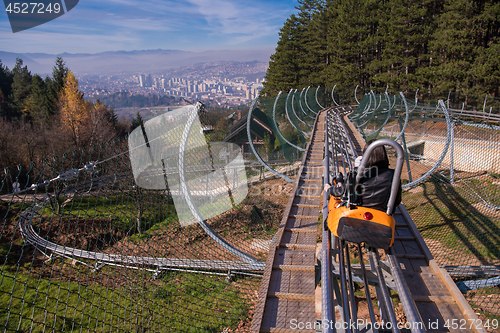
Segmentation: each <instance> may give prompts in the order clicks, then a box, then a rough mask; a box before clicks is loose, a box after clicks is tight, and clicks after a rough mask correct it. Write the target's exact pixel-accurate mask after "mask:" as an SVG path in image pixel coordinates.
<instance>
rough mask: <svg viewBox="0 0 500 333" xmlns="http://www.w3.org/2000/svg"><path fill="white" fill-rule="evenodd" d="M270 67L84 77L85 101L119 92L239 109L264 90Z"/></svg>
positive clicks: (225, 64)
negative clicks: (171, 97) (183, 99)
mask: <svg viewBox="0 0 500 333" xmlns="http://www.w3.org/2000/svg"><path fill="white" fill-rule="evenodd" d="M267 66H268V64H267V63H264V62H258V61H252V62H233V61H220V62H212V63H201V64H196V65H191V66H186V67H180V68H175V69H163V70H159V71H156V72H155V71H149V72H138V73H123V74H108V75H105V74H103V75H95V74H94V75H81V76H80V77H79V78H78V80H79V85H80V89H81V90H82V92H83V93H84V94H85V96H86V98H92V99H98V98H102V97H103V96H106V95H110V94H113V93H117V92H128V93H130V94H135V95H150V94H154V95H160V96H161V95H170V96H175V97H181V98H185V99H187V100H194V101H196V100H200V101H202V102H209V103H210V104H212V105H219V106H224V107H225V106H238V105H242V104H245V103H248V102H250V101H251V100H253V99H254V98H255V97H256V96H257V95H258V92H259V91H260V90H261V89H262V88H263V85H262V82H263V81H264V75H265V72H266V70H267Z"/></svg>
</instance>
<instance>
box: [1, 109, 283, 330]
mask: <svg viewBox="0 0 500 333" xmlns="http://www.w3.org/2000/svg"><path fill="white" fill-rule="evenodd" d="M201 111H202V107H201V104H198V105H197V106H196V107H193V106H189V107H183V108H180V109H178V110H175V111H172V112H168V113H165V114H164V115H161V116H158V117H155V118H153V119H151V120H149V121H147V122H145V123H144V124H143V125H142V126H139V127H138V128H136V129H135V130H134V131H132V132H131V133H130V135H129V137H128V138H127V139H125V140H115V141H112V142H107V143H103V144H101V145H99V146H96V147H92V148H91V149H90V150H82V151H74V152H72V153H70V154H64V155H61V156H59V157H54V158H51V159H46V160H44V161H43V163H42V164H41V165H36V164H34V163H33V164H31V166H30V168H29V169H25V168H22V167H19V168H18V169H12V168H10V169H9V168H5V169H4V170H3V171H4V172H3V177H2V183H1V199H2V200H1V201H0V209H1V211H0V214H1V217H2V223H1V229H2V233H1V238H0V251H1V254H0V258H2V260H1V265H2V270H1V276H0V299H1V304H2V306H1V309H0V326H1V327H2V328H3V330H4V331H18V332H41V331H57V332H63V331H68V332H69V331H97V332H104V331H106V332H115V331H124V332H130V331H141V332H142V331H144V332H145V331H148V332H155V331H157V332H172V331H175V332H200V331H203V332H205V331H206V332H221V331H223V330H225V331H227V332H229V331H241V330H243V331H245V330H247V329H248V327H247V326H248V325H249V320H250V318H251V314H252V311H253V310H252V309H253V306H254V304H255V301H256V294H257V290H258V287H259V285H260V280H261V276H262V271H263V269H264V262H263V260H265V257H266V253H267V250H268V248H269V244H270V241H271V239H272V237H273V236H274V234H275V232H276V230H277V227H278V225H279V221H280V218H281V215H282V211H283V206H284V204H283V202H286V200H287V197H288V194H287V193H286V192H285V191H283V190H282V186H281V185H279V184H278V187H277V188H278V189H280V191H277V190H275V189H276V187H275V188H272V187H271V188H270V189H269V188H266V186H269V185H266V184H259V183H256V184H254V183H253V182H254V181H255V179H256V180H258V178H259V176H258V175H256V176H254V177H253V178H252V177H251V176H252V175H251V170H252V168H251V165H250V167H248V165H247V168H246V167H245V161H244V159H243V153H244V152H243V151H242V149H241V147H240V146H238V145H237V144H234V143H230V142H212V141H210V140H207V138H208V139H209V138H210V135H209V134H207V133H205V131H206V127H204V126H203V125H202V124H201V122H200V116H201V117H202V112H201ZM281 162H282V163H283V161H281ZM287 170H288V171H291V168H288V169H287ZM247 171H248V173H249V175H248V176H247ZM248 177H250V178H248ZM271 192H272V193H271ZM280 202H281V203H280Z"/></svg>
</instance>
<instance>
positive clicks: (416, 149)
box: [350, 92, 500, 318]
mask: <svg viewBox="0 0 500 333" xmlns="http://www.w3.org/2000/svg"><path fill="white" fill-rule="evenodd" d="M432 98H434V99H433V100H432ZM441 98H442V100H441V101H440V102H437V101H438V99H439V96H426V95H424V94H419V93H418V92H416V93H408V94H406V97H405V96H404V95H402V94H401V95H399V96H390V95H389V94H380V95H378V94H375V93H373V92H369V93H367V94H365V95H364V98H363V99H362V100H361V101H360V104H359V106H358V108H357V109H356V111H355V112H354V113H353V114H351V116H350V119H351V120H352V121H353V122H354V124H356V126H357V127H358V130H360V132H361V133H362V134H363V136H364V137H365V138H366V139H367V140H369V139H374V138H383V137H387V138H392V139H396V138H397V139H398V142H399V143H400V144H401V145H402V146H403V148H404V150H405V160H406V161H405V167H404V169H403V173H402V176H401V177H402V182H403V188H405V189H406V191H405V192H404V194H403V204H404V205H405V206H406V209H407V210H408V212H409V213H410V215H411V216H412V218H413V220H414V222H415V224H416V225H417V227H418V229H419V231H420V233H421V234H422V236H423V238H424V240H425V242H426V244H427V246H428V247H429V248H430V250H431V252H432V254H433V256H434V258H435V260H436V261H437V263H438V264H439V265H440V266H442V267H444V268H446V269H447V271H448V272H449V274H450V275H451V276H452V278H453V279H454V281H455V282H456V283H457V285H458V287H459V289H460V290H461V291H462V292H463V293H464V294H465V297H466V299H467V300H468V301H469V303H470V305H471V306H472V308H473V309H474V310H475V311H476V312H479V313H481V314H482V315H484V316H485V317H488V318H494V317H496V318H498V316H499V315H500V311H499V309H500V289H499V288H500V287H499V285H500V242H499V238H500V236H499V235H500V126H499V120H500V112H499V109H500V108H499V106H498V105H499V100H498V99H494V98H491V97H487V98H476V97H470V96H469V97H465V96H464V97H460V96H456V95H453V94H449V95H448V96H441ZM432 101H433V102H432ZM393 164H394V163H393Z"/></svg>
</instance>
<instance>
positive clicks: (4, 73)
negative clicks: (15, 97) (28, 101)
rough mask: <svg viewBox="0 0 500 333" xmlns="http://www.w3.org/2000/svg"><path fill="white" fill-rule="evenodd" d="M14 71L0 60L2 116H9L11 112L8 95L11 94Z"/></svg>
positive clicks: (0, 112)
mask: <svg viewBox="0 0 500 333" xmlns="http://www.w3.org/2000/svg"><path fill="white" fill-rule="evenodd" d="M11 87H12V73H11V71H10V70H9V69H8V68H7V66H4V65H3V64H2V61H1V60H0V118H3V117H7V116H8V114H9V113H10V112H9V111H10V110H8V108H9V104H10V103H9V100H8V97H9V96H10V95H11V92H12V91H11Z"/></svg>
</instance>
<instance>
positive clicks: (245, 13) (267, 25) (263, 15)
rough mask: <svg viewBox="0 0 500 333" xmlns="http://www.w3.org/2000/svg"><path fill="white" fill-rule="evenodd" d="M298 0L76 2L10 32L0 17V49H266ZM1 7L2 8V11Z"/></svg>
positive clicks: (4, 15)
mask: <svg viewBox="0 0 500 333" xmlns="http://www.w3.org/2000/svg"><path fill="white" fill-rule="evenodd" d="M296 5H297V2H296V0H252V1H240V0H182V1H177V0H147V1H137V0H135V1H132V0H80V2H79V3H78V5H77V6H76V7H75V8H74V9H73V10H71V11H69V12H68V13H67V14H65V15H63V16H61V17H59V18H57V19H55V20H53V21H50V22H47V23H45V24H43V25H40V26H37V27H34V28H31V29H28V30H25V31H21V32H17V33H12V30H11V28H10V24H9V20H8V17H7V13H6V12H5V11H2V13H0V50H1V51H8V52H16V53H27V52H30V53H37V52H41V53H51V54H60V53H63V52H68V53H98V52H104V51H116V50H126V51H131V50H146V49H173V50H186V51H205V50H226V49H232V50H234V49H270V50H271V52H272V51H273V50H274V48H275V47H276V43H277V41H278V38H279V35H278V33H279V29H280V28H281V27H282V26H283V23H284V22H285V20H286V19H287V18H288V17H289V16H290V15H291V14H292V13H295V12H297V10H296V9H295V8H294V7H295V6H296ZM3 8H4V7H3Z"/></svg>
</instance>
